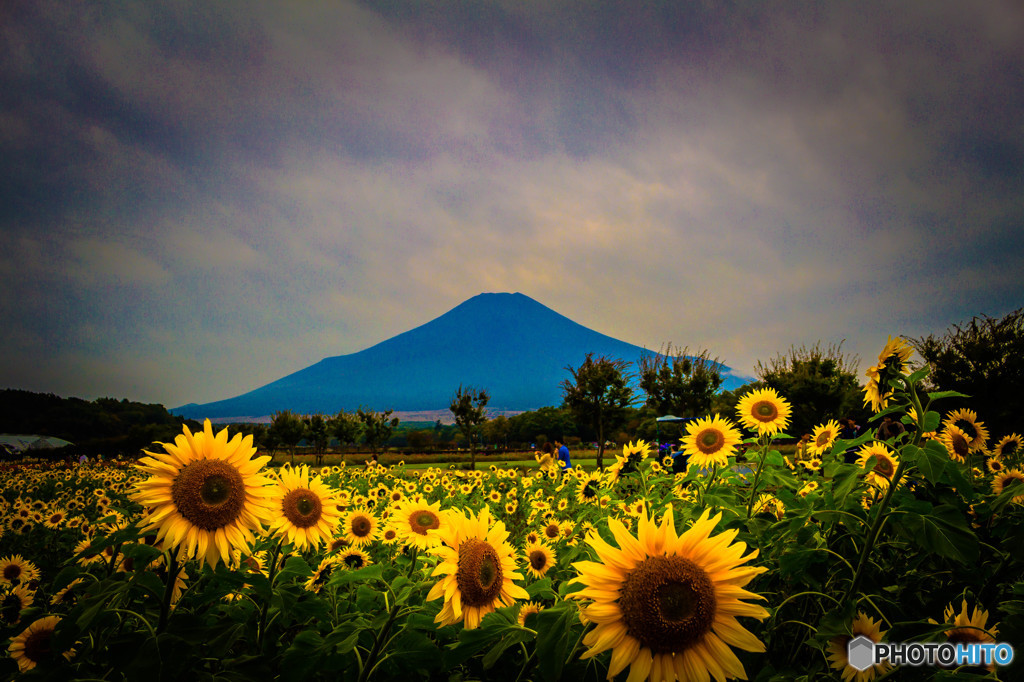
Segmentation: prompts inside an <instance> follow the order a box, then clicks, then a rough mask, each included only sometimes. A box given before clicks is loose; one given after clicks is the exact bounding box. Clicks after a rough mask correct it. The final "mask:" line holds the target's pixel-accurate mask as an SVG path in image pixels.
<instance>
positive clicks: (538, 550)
mask: <svg viewBox="0 0 1024 682" xmlns="http://www.w3.org/2000/svg"><path fill="white" fill-rule="evenodd" d="M555 560H556V555H555V550H553V549H552V548H551V547H549V546H548V545H547V544H545V543H543V542H536V543H533V544H531V545H527V546H526V570H527V572H528V573H529V574H530V575H532V576H533V577H534V578H543V577H544V574H545V573H547V572H548V570H549V569H550V568H551V567H552V566H554V565H555Z"/></svg>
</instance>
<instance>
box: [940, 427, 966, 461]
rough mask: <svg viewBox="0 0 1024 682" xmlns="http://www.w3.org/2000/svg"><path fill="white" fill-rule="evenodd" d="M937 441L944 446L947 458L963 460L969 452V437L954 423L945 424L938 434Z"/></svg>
mask: <svg viewBox="0 0 1024 682" xmlns="http://www.w3.org/2000/svg"><path fill="white" fill-rule="evenodd" d="M939 442H941V443H942V444H943V445H945V446H946V451H947V452H948V453H949V458H950V459H953V460H956V461H957V462H964V461H966V459H967V455H969V454H970V453H971V437H970V436H968V435H967V434H966V433H964V431H963V430H962V429H961V428H960V427H959V426H956V425H955V424H946V426H945V428H943V429H942V433H941V434H940V435H939Z"/></svg>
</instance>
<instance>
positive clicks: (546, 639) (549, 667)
mask: <svg viewBox="0 0 1024 682" xmlns="http://www.w3.org/2000/svg"><path fill="white" fill-rule="evenodd" d="M574 617H575V610H574V609H572V610H570V608H569V607H568V606H565V605H562V606H561V607H552V608H550V609H545V610H544V611H541V612H540V613H538V614H537V668H538V670H539V671H540V674H541V677H542V678H543V679H545V680H548V681H549V682H554V681H555V680H559V679H561V677H562V667H563V666H564V665H565V657H566V655H567V653H568V649H569V633H570V627H569V626H570V624H571V622H572V619H573V618H574Z"/></svg>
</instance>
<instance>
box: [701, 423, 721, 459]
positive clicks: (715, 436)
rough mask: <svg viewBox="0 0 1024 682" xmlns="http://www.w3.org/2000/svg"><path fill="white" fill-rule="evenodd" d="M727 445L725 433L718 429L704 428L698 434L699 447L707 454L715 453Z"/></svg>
mask: <svg viewBox="0 0 1024 682" xmlns="http://www.w3.org/2000/svg"><path fill="white" fill-rule="evenodd" d="M723 445H725V434H723V433H722V432H721V431H719V430H718V429H704V430H703V431H701V432H700V435H699V436H697V449H698V450H700V451H701V452H702V453H704V454H705V455H713V454H715V453H716V452H718V451H719V450H721V449H722V446H723Z"/></svg>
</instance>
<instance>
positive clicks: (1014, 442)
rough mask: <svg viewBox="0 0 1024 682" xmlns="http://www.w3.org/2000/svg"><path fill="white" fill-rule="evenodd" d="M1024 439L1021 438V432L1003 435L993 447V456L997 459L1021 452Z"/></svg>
mask: <svg viewBox="0 0 1024 682" xmlns="http://www.w3.org/2000/svg"><path fill="white" fill-rule="evenodd" d="M1022 442H1024V439H1022V438H1021V436H1020V434H1017V433H1011V434H1010V435H1009V436H1003V438H1002V440H1000V441H999V442H998V443H997V444H996V446H995V447H994V448H993V449H992V456H993V457H995V458H997V459H1007V458H1010V457H1014V456H1015V455H1018V454H1020V452H1021V443H1022Z"/></svg>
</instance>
